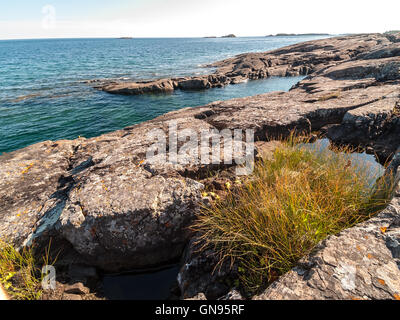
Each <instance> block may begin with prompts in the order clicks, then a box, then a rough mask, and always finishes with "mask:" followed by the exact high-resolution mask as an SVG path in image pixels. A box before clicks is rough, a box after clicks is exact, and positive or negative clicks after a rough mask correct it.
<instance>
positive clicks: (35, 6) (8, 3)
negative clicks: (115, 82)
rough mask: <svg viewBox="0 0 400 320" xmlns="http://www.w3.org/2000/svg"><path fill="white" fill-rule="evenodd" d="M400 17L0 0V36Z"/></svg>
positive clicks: (317, 25)
mask: <svg viewBox="0 0 400 320" xmlns="http://www.w3.org/2000/svg"><path fill="white" fill-rule="evenodd" d="M399 16H400V1H399V0H379V1H376V0H374V1H370V0H363V1H354V0H335V1H323V0H306V1H300V0H297V1H292V0H290V1H289V0H275V1H268V0H44V1H42V0H0V39H26V38H75V37H121V36H132V37H204V36H222V35H225V34H229V33H234V34H236V35H237V36H264V35H267V34H275V33H282V32H284V33H308V32H321V33H334V34H339V33H360V32H384V31H388V30H394V29H395V30H399V29H400V18H399Z"/></svg>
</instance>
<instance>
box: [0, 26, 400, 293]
mask: <svg viewBox="0 0 400 320" xmlns="http://www.w3.org/2000/svg"><path fill="white" fill-rule="evenodd" d="M212 67H214V68H216V70H217V71H216V72H215V73H214V74H211V75H206V76H201V77H186V78H171V79H161V80H155V81H149V82H140V83H137V82H136V83H129V82H116V83H95V84H94V85H95V86H96V87H97V88H99V89H101V90H104V91H106V92H109V93H113V94H144V93H165V92H171V91H173V90H176V89H181V90H193V89H207V88H212V87H216V86H225V85H228V84H234V83H238V82H242V81H246V80H248V79H260V78H266V77H271V76H286V77H287V76H298V75H307V77H306V78H305V79H304V80H303V81H300V82H299V83H298V84H297V85H296V86H295V87H293V88H292V89H291V90H290V91H289V92H272V93H267V94H262V95H258V96H254V97H247V98H240V99H232V100H228V101H217V102H213V103H211V104H208V105H206V106H202V107H197V108H186V109H181V110H179V111H175V112H170V113H168V114H165V115H163V116H161V117H158V118H156V119H153V120H151V121H147V122H145V123H141V124H138V125H135V126H131V127H127V128H125V129H123V130H119V131H115V132H112V133H108V134H104V135H102V136H99V137H96V138H91V139H85V138H79V139H76V140H72V141H67V140H62V141H56V142H54V141H45V142H41V143H38V144H35V145H32V146H29V147H27V148H24V149H22V150H18V151H15V152H11V153H8V154H4V155H2V156H0V180H1V181H2V188H1V189H0V202H1V206H0V236H1V237H3V238H6V239H8V240H9V241H10V242H12V243H13V244H15V245H16V246H25V245H28V244H31V243H35V244H36V245H37V246H39V247H40V246H45V245H46V244H48V242H49V239H50V238H52V239H53V243H54V246H55V247H54V249H55V250H60V249H62V250H63V254H64V258H63V259H61V261H60V264H62V263H63V264H64V266H67V267H68V268H70V267H71V266H74V265H87V266H90V267H95V268H98V269H99V270H102V271H113V272H114V271H120V270H129V269H132V268H146V267H149V266H154V265H159V264H163V263H166V262H168V261H171V260H174V259H177V258H179V257H181V256H182V253H183V251H184V250H185V248H186V253H185V260H184V261H183V262H182V266H183V267H182V271H181V273H180V275H179V285H180V290H181V294H182V298H192V297H193V296H197V295H198V294H202V295H200V297H203V298H204V297H207V298H212V299H213V298H219V297H222V296H225V294H227V293H228V292H229V291H230V290H231V289H233V288H229V287H223V288H215V286H216V284H217V283H218V281H217V280H216V278H215V275H214V274H212V273H211V270H210V260H209V259H203V258H202V257H197V256H194V255H193V254H191V253H190V245H189V246H188V243H189V242H190V240H192V239H193V237H194V235H193V234H192V233H191V232H190V230H189V229H188V227H189V226H190V224H191V223H192V221H193V220H194V219H195V217H196V214H197V213H198V211H199V207H200V204H201V203H202V202H203V201H204V199H203V197H202V191H203V189H204V186H205V185H206V184H208V183H218V181H216V182H215V181H213V179H214V180H215V179H216V176H213V175H212V176H211V177H210V176H206V175H205V174H204V172H206V171H207V170H210V169H212V172H218V177H221V176H224V172H227V171H229V170H230V169H229V168H227V167H226V166H219V167H218V166H217V167H212V168H211V166H200V165H197V164H190V163H189V164H186V165H181V164H165V163H150V162H149V161H148V159H146V152H147V150H148V148H149V147H150V146H151V145H152V144H153V143H154V141H153V139H151V138H150V137H149V136H148V133H149V132H151V131H152V130H153V129H162V130H163V131H165V132H167V130H168V123H169V121H171V120H175V121H177V122H178V129H179V130H184V129H187V128H190V129H192V130H195V131H196V132H200V131H202V130H208V129H213V128H216V129H218V130H222V129H243V130H246V129H254V131H255V136H256V140H257V141H258V142H257V143H256V146H257V147H258V149H259V152H260V151H261V149H262V148H263V147H265V146H266V143H268V141H270V140H273V139H275V138H277V137H282V136H285V135H288V134H289V132H290V131H291V130H294V129H295V130H297V131H298V132H302V133H303V134H308V135H309V134H311V133H312V132H318V133H319V134H324V135H326V136H327V137H329V138H330V139H331V140H332V141H333V142H335V143H338V144H350V145H353V146H357V147H359V148H360V150H366V151H367V152H368V153H376V154H377V157H378V158H379V160H380V162H382V163H383V162H385V161H389V160H391V159H392V158H393V156H394V155H395V154H396V151H397V149H398V147H399V146H400V134H399V133H400V116H399V115H400V114H399V108H400V34H391V35H386V34H364V35H354V36H347V37H336V38H330V39H324V40H316V41H309V42H305V43H301V44H296V45H293V46H289V47H285V48H281V49H277V50H274V51H270V52H267V53H248V54H243V55H239V56H236V57H234V58H231V59H227V60H224V61H220V62H217V63H215V64H213V65H212ZM392 164H393V165H395V164H397V162H396V161H394V162H392ZM396 170H397V166H396ZM227 177H228V178H229V174H227ZM398 196H399V195H398V194H397V193H396V195H395V197H394V199H393V201H392V203H391V204H390V205H389V207H388V208H387V209H386V210H385V211H384V212H382V213H381V214H380V215H378V216H377V217H376V218H374V219H372V220H371V221H368V222H366V223H364V224H363V225H360V226H356V227H355V228H352V229H349V230H346V231H344V232H342V233H341V234H340V235H337V236H335V237H331V238H329V239H327V240H326V241H324V242H323V243H321V244H320V245H319V246H318V248H316V252H315V253H313V255H311V256H310V257H306V258H305V259H304V261H302V262H301V264H300V265H299V267H298V268H296V269H295V270H293V271H292V272H290V273H289V274H287V275H285V276H284V277H282V278H281V279H280V280H278V282H277V283H275V284H273V285H272V286H271V287H270V288H268V289H267V291H266V292H265V293H264V294H262V295H260V296H258V297H255V298H257V299H281V298H289V299H290V298H293V299H313V298H320V299H352V298H360V299H365V298H368V299H380V298H385V299H386V298H393V299H397V297H398V295H399V294H400V292H399V291H400V283H399V282H398V279H400V269H399V265H400V264H399V258H400V256H399V250H400V249H399V248H400V247H399V244H400V237H399V216H398V210H399V204H398ZM382 228H386V229H385V232H382V231H381V230H383V229H382ZM365 237H368V239H366V238H365ZM188 250H189V251H188ZM369 254H370V255H371V256H373V257H374V258H373V259H372V258H371V259H370V258H369ZM188 266H196V267H195V268H192V269H191V268H190V267H188ZM349 270H350V271H351V272H353V271H354V270H355V271H354V272H353V273H352V274H356V278H355V279H356V280H355V282H354V283H355V285H354V286H353V285H351V286H349V283H348V281H347V280H346V279H347V277H348V274H349V273H348V271H349ZM217 276H218V277H220V278H221V277H222V278H223V277H225V276H226V275H224V274H223V273H222V274H220V275H217ZM196 279H197V280H196ZM381 280H382V281H381ZM352 283H353V282H352ZM196 284H198V285H196ZM200 284H201V285H200ZM226 297H227V298H228V299H229V297H230V298H232V297H236V298H237V297H238V295H237V294H235V293H231V294H230V295H228V296H226ZM232 299H233V298H232Z"/></svg>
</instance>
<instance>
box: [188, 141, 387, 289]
mask: <svg viewBox="0 0 400 320" xmlns="http://www.w3.org/2000/svg"><path fill="white" fill-rule="evenodd" d="M336 151H338V150H336ZM341 151H342V152H332V151H330V150H328V149H326V148H325V149H324V148H308V147H305V145H301V144H296V143H295V142H293V141H292V139H289V140H288V141H287V142H286V143H284V144H283V145H282V146H281V147H278V148H277V149H276V150H275V152H274V155H273V157H272V159H270V160H267V159H264V160H262V161H261V162H259V163H257V164H256V165H255V171H254V173H253V175H252V176H251V177H250V178H249V179H248V181H247V182H246V183H244V184H243V186H242V187H241V188H240V189H239V190H236V191H232V192H228V194H227V196H226V197H224V198H223V199H221V200H218V201H215V202H213V203H212V204H211V205H209V206H207V207H204V208H203V210H202V213H201V215H200V216H199V219H198V220H197V222H195V224H194V226H193V229H194V230H195V231H197V232H199V234H200V238H199V243H202V244H203V249H204V247H208V246H212V247H213V248H214V251H215V252H216V253H217V254H218V256H219V259H220V264H222V263H223V262H225V261H226V260H228V259H229V260H231V263H236V265H238V266H239V283H240V286H241V288H242V289H244V291H246V292H247V293H255V292H257V291H259V290H260V289H262V288H265V286H267V285H268V284H269V283H271V282H272V281H274V280H276V278H277V277H278V276H280V275H282V274H284V273H286V272H288V271H289V270H290V269H292V268H293V267H294V266H295V265H296V263H297V262H298V261H299V259H301V258H302V257H303V256H305V255H307V254H308V253H310V251H311V250H312V249H313V247H314V246H315V245H316V244H317V243H318V242H320V241H321V240H323V239H325V238H326V237H328V236H329V235H332V234H337V233H339V232H340V231H342V230H343V229H345V228H349V227H352V226H354V225H355V224H357V223H359V222H361V221H364V220H366V219H368V218H370V217H371V216H372V215H373V214H375V213H376V212H378V211H379V210H380V209H382V208H383V207H384V206H385V205H386V203H387V201H388V197H389V194H390V193H389V192H388V190H389V189H390V184H391V183H388V182H387V179H378V177H377V176H376V174H374V173H373V172H372V170H371V168H370V167H369V166H368V164H367V163H354V161H352V160H351V157H350V151H351V150H341ZM375 181H377V183H374V182H375ZM385 181H386V182H385Z"/></svg>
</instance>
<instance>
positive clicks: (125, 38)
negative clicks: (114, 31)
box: [118, 37, 133, 40]
mask: <svg viewBox="0 0 400 320" xmlns="http://www.w3.org/2000/svg"><path fill="white" fill-rule="evenodd" d="M118 39H124V40H127V39H133V37H120V38H118Z"/></svg>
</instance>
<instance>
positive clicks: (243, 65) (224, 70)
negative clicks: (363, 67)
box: [95, 34, 396, 95]
mask: <svg viewBox="0 0 400 320" xmlns="http://www.w3.org/2000/svg"><path fill="white" fill-rule="evenodd" d="M393 37H395V36H394V35H391V36H389V35H387V36H383V35H380V34H374V35H371V34H369V35H359V36H349V37H337V38H331V39H323V40H317V41H309V42H304V43H300V44H296V45H292V46H288V47H285V48H282V49H277V50H273V51H269V52H265V53H245V54H241V55H238V56H236V57H234V58H229V59H226V60H223V61H220V62H216V63H213V64H211V65H208V67H211V68H215V69H216V71H215V72H214V73H213V74H211V75H204V76H197V77H183V78H170V79H161V80H150V81H142V82H130V81H126V80H125V81H113V82H109V81H100V82H99V83H96V85H95V87H96V88H98V89H101V90H103V91H106V92H109V93H118V94H132V95H135V94H143V93H160V92H161V93H162V92H170V91H173V90H177V89H180V90H201V89H203V90H204V89H210V88H215V87H222V86H226V85H228V84H236V83H240V82H243V81H246V80H247V79H262V78H268V77H273V76H278V77H285V76H299V75H308V74H310V73H312V72H314V71H316V70H318V69H321V68H325V67H327V66H330V65H335V64H337V62H340V61H345V60H349V59H351V58H353V57H355V56H358V55H360V54H363V53H365V54H366V53H369V54H375V55H379V54H380V53H379V50H384V51H385V52H386V53H385V54H389V55H390V53H388V49H386V47H387V46H390V45H391V44H392V41H393ZM390 39H392V40H390ZM394 39H396V38H394ZM382 48H385V49H382ZM393 50H396V49H395V48H393ZM375 51H377V52H375ZM373 52H375V53H373ZM391 56H393V55H391ZM380 58H382V57H379V59H380Z"/></svg>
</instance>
